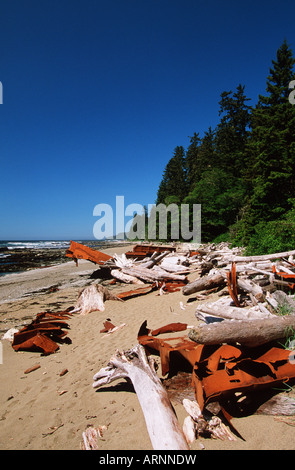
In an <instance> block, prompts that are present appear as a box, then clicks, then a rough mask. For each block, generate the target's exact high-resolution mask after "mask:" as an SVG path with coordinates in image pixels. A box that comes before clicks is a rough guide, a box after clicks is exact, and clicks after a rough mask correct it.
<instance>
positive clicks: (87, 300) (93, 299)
mask: <svg viewBox="0 0 295 470" xmlns="http://www.w3.org/2000/svg"><path fill="white" fill-rule="evenodd" d="M106 300H120V301H122V300H121V299H119V298H118V297H117V296H115V295H114V294H112V293H111V292H110V291H109V290H108V289H107V288H106V287H104V286H102V285H100V284H92V285H91V286H88V287H85V289H83V290H82V291H81V292H80V293H79V296H78V300H77V302H76V305H75V307H74V310H71V313H76V312H79V313H80V315H87V314H88V313H90V312H94V311H97V310H98V311H100V312H103V311H104V310H105V305H104V302H105V301H106Z"/></svg>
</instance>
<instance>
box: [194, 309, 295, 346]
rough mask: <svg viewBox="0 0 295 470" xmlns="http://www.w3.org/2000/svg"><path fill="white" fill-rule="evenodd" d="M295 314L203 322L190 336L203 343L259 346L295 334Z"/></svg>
mask: <svg viewBox="0 0 295 470" xmlns="http://www.w3.org/2000/svg"><path fill="white" fill-rule="evenodd" d="M294 331H295V315H286V316H282V317H279V316H275V315H273V316H272V317H270V318H264V319H263V320H242V321H231V320H224V321H222V322H219V323H212V324H208V325H207V324H202V325H200V326H196V327H195V328H193V329H192V330H190V331H189V333H188V336H189V338H190V339H192V340H193V341H196V342H197V343H201V344H221V343H236V342H237V343H240V344H242V345H245V346H251V347H254V346H259V345H261V344H265V343H268V342H271V341H276V340H279V339H282V338H288V337H290V336H292V335H294Z"/></svg>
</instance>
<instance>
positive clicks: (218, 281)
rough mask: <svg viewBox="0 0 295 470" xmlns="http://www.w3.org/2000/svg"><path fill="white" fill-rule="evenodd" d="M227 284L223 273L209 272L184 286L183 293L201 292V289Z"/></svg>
mask: <svg viewBox="0 0 295 470" xmlns="http://www.w3.org/2000/svg"><path fill="white" fill-rule="evenodd" d="M225 284H226V279H225V277H224V276H223V275H222V274H221V273H216V274H208V275H207V276H204V277H201V278H200V279H197V280H196V281H193V282H190V283H189V284H187V285H186V286H184V287H183V289H182V293H183V294H184V295H190V294H194V293H195V292H200V291H201V290H207V289H212V288H213V287H223V286H225Z"/></svg>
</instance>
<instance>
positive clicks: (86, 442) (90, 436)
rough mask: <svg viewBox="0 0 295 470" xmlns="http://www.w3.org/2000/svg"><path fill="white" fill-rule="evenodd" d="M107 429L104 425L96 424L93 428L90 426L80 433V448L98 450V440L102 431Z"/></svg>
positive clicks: (101, 435)
mask: <svg viewBox="0 0 295 470" xmlns="http://www.w3.org/2000/svg"><path fill="white" fill-rule="evenodd" d="M106 429H107V427H106V426H98V427H97V428H94V427H93V426H90V427H88V428H87V429H86V431H84V432H83V433H82V438H83V442H82V444H81V450H99V445H98V440H99V439H102V437H103V431H105V430H106Z"/></svg>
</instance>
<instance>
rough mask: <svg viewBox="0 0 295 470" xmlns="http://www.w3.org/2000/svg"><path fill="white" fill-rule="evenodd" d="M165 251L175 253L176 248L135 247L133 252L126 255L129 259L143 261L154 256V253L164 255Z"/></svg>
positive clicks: (159, 246) (158, 246)
mask: <svg viewBox="0 0 295 470" xmlns="http://www.w3.org/2000/svg"><path fill="white" fill-rule="evenodd" d="M164 251H170V252H171V253H172V252H174V251H175V248H174V247H172V246H164V245H135V246H134V247H133V251H127V252H126V253H125V255H126V257H127V258H138V259H143V258H146V257H149V256H152V254H153V253H163V252H164Z"/></svg>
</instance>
